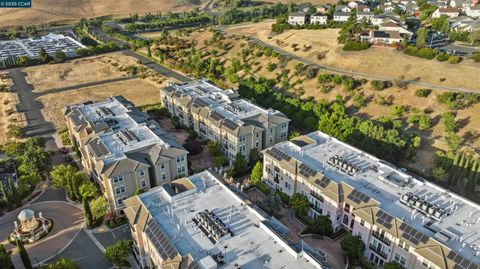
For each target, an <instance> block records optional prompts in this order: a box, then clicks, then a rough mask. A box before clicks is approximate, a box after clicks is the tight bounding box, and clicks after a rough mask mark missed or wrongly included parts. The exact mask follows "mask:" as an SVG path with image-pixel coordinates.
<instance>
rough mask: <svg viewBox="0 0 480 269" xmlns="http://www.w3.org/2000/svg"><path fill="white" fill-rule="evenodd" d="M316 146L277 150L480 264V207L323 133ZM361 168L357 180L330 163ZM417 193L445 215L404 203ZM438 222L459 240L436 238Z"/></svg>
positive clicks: (316, 135) (315, 136) (316, 138)
mask: <svg viewBox="0 0 480 269" xmlns="http://www.w3.org/2000/svg"><path fill="white" fill-rule="evenodd" d="M307 136H308V137H309V138H311V139H312V140H313V141H315V143H313V144H309V145H305V146H303V147H299V146H298V145H296V144H294V143H293V142H290V141H287V142H282V143H279V144H277V145H275V146H274V147H275V148H277V149H279V150H281V151H282V152H284V153H286V154H287V155H289V156H291V157H293V158H295V159H297V160H299V161H300V162H302V163H303V164H305V165H307V166H309V167H310V168H312V169H313V170H315V171H317V172H320V173H322V174H323V175H325V176H327V177H328V178H330V179H331V180H333V181H335V182H337V183H340V182H344V183H346V184H348V185H350V186H352V187H353V188H354V189H356V190H358V191H360V192H362V193H364V194H366V195H367V196H369V197H370V198H373V199H374V200H376V201H377V202H379V203H380V208H382V209H383V210H384V211H385V212H387V213H389V214H392V215H393V216H395V217H397V218H398V219H402V220H403V221H404V222H406V223H407V224H409V225H410V226H412V227H413V228H415V229H417V230H418V231H420V232H422V233H423V234H425V235H427V236H430V237H432V238H435V239H437V241H439V242H441V243H443V244H444V245H446V246H448V247H449V248H451V249H452V250H454V251H456V252H457V253H460V254H462V255H463V256H465V257H466V258H468V259H470V260H471V261H473V262H475V263H480V255H478V256H476V255H477V254H479V253H477V251H480V205H478V204H475V203H473V202H472V201H470V200H467V199H465V198H463V197H461V196H459V195H456V194H454V193H452V192H450V191H448V190H445V189H443V188H441V187H439V186H437V185H435V184H433V183H430V182H428V181H425V182H424V181H422V180H420V179H418V178H416V177H414V176H412V175H410V174H407V173H403V172H401V171H398V170H397V169H396V168H395V167H394V166H393V165H392V164H389V163H387V162H385V161H383V160H380V159H378V158H376V157H374V156H372V155H369V154H368V153H365V152H363V151H361V150H359V149H357V148H355V147H353V146H350V145H348V144H346V143H343V142H341V141H339V140H337V139H335V138H333V137H330V136H328V135H327V134H324V133H322V132H320V131H317V132H313V133H310V134H308V135H307ZM336 155H337V156H339V157H342V158H343V159H344V160H347V161H348V162H350V163H352V164H355V165H357V167H358V168H359V170H358V171H357V173H356V174H355V175H354V176H350V175H347V174H346V173H344V172H342V171H340V170H339V169H337V168H335V167H333V166H332V165H330V164H328V160H329V158H330V157H333V156H336ZM407 193H413V194H414V195H417V196H418V197H420V198H422V199H424V200H426V201H427V202H428V203H430V204H432V205H436V206H438V207H439V208H442V209H444V210H445V211H446V213H445V214H444V215H443V216H442V217H441V219H440V221H436V220H433V219H431V218H429V217H427V216H426V215H423V214H421V213H420V212H419V211H417V210H413V209H412V208H411V207H409V206H407V205H405V204H403V203H402V202H400V200H401V199H400V198H401V197H402V195H404V194H407ZM428 222H434V225H435V226H437V227H438V230H439V231H443V232H444V233H447V234H450V235H452V234H453V235H455V237H452V238H451V239H449V240H448V241H442V238H441V237H442V236H441V235H440V233H435V232H433V231H431V230H429V229H427V228H426V227H424V224H426V223H428Z"/></svg>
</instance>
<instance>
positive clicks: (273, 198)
mask: <svg viewBox="0 0 480 269" xmlns="http://www.w3.org/2000/svg"><path fill="white" fill-rule="evenodd" d="M281 203H282V200H281V199H280V196H279V195H278V193H276V192H272V193H270V194H269V195H268V196H267V199H265V202H264V205H265V209H266V211H267V213H268V214H271V215H273V214H275V213H276V212H278V210H280V204H281Z"/></svg>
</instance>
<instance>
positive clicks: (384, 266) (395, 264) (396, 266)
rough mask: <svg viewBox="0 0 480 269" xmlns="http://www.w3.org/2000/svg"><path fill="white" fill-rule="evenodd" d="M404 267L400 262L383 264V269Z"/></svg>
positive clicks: (400, 268)
mask: <svg viewBox="0 0 480 269" xmlns="http://www.w3.org/2000/svg"><path fill="white" fill-rule="evenodd" d="M402 268H403V267H402V265H401V264H399V263H398V262H395V261H391V262H387V263H384V264H383V269H402Z"/></svg>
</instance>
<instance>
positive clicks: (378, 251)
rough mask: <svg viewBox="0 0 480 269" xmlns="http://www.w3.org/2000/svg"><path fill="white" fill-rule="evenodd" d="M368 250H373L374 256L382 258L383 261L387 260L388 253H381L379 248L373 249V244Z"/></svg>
mask: <svg viewBox="0 0 480 269" xmlns="http://www.w3.org/2000/svg"><path fill="white" fill-rule="evenodd" d="M370 250H373V252H375V254H377V255H378V256H380V257H382V258H383V259H387V258H388V253H385V252H383V251H382V250H381V248H378V247H375V246H374V245H373V244H370Z"/></svg>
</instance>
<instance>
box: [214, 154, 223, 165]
mask: <svg viewBox="0 0 480 269" xmlns="http://www.w3.org/2000/svg"><path fill="white" fill-rule="evenodd" d="M225 162H226V161H225V157H224V156H223V155H218V156H215V157H214V158H213V165H214V166H215V167H222V166H223V165H224V164H225Z"/></svg>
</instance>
